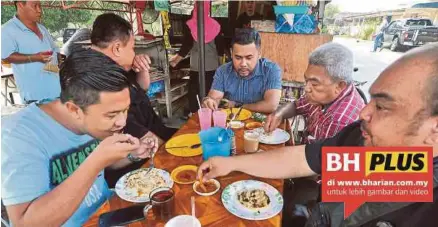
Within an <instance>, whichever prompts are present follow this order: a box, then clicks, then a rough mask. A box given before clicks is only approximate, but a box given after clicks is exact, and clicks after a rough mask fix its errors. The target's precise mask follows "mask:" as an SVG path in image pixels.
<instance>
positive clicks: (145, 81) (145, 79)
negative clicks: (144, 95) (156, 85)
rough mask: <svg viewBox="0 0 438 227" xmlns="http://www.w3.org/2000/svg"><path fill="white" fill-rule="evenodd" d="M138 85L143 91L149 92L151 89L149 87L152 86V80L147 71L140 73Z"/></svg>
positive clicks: (138, 74)
mask: <svg viewBox="0 0 438 227" xmlns="http://www.w3.org/2000/svg"><path fill="white" fill-rule="evenodd" d="M137 83H138V84H139V85H140V87H141V88H142V89H143V90H145V91H147V90H148V89H149V86H150V85H151V78H150V75H149V72H147V71H141V72H138V73H137Z"/></svg>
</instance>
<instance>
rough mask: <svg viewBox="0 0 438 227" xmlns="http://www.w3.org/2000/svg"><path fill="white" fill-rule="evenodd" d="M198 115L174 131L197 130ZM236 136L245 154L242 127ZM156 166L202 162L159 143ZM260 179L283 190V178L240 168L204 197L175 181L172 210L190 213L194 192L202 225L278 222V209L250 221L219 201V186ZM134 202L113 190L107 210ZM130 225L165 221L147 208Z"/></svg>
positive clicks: (94, 221)
mask: <svg viewBox="0 0 438 227" xmlns="http://www.w3.org/2000/svg"><path fill="white" fill-rule="evenodd" d="M250 121H251V120H247V121H246V122H250ZM198 122H199V121H198V117H197V115H194V116H193V117H191V118H190V119H189V120H188V121H187V123H186V124H185V125H184V126H183V127H181V128H180V129H179V131H178V132H177V133H176V134H175V136H177V135H181V134H187V133H198V132H199V128H200V126H199V123H198ZM234 132H235V136H236V147H237V153H238V155H242V154H244V151H243V132H244V129H238V130H235V131H234ZM282 146H284V144H281V145H265V144H260V149H262V150H264V151H266V152H269V150H272V149H274V148H278V147H282ZM154 161H155V162H154V164H155V168H159V169H164V170H166V171H168V172H169V173H171V172H172V170H173V169H175V168H176V167H178V166H181V165H197V166H199V165H200V164H201V163H202V156H200V155H199V156H195V157H176V156H173V155H171V154H169V153H167V152H166V150H165V148H164V146H161V147H160V149H159V150H158V152H157V154H156V155H155V160H154ZM147 165H148V162H146V163H145V167H147ZM248 179H253V180H259V181H262V182H266V183H268V184H270V185H272V186H273V187H275V188H276V189H277V190H278V191H279V192H280V193H282V194H283V180H274V179H265V178H258V177H253V176H250V175H247V174H244V173H240V172H233V173H231V174H229V175H227V176H224V177H219V178H217V180H218V181H219V182H220V183H221V188H220V190H219V191H218V192H217V193H216V194H214V195H212V196H208V197H203V196H199V195H197V194H196V193H195V192H194V191H193V188H192V184H189V185H181V184H178V183H174V186H173V190H174V191H175V213H176V215H182V214H187V215H190V214H191V205H190V198H191V196H195V204H196V216H197V218H198V219H199V221H200V222H201V224H202V226H210V227H219V226H221V227H222V226H263V227H269V226H281V212H280V213H279V214H278V215H276V216H274V217H272V218H270V219H267V220H263V221H249V220H244V219H241V218H239V217H237V216H234V215H233V214H231V213H230V212H228V211H227V210H226V209H225V207H224V206H223V204H222V201H221V194H222V190H223V189H224V188H225V187H226V186H228V185H230V184H231V183H233V182H236V181H240V180H248ZM131 205H133V203H131V202H127V201H124V200H122V199H120V198H119V197H118V196H117V195H116V194H115V195H114V196H113V198H112V199H111V200H110V201H109V208H108V207H107V209H105V210H106V211H105V212H107V211H108V210H117V209H121V208H124V207H129V206H131ZM97 217H98V216H97V215H94V217H92V218H91V219H90V220H89V221H88V222H87V224H86V225H85V226H97ZM129 226H130V227H143V226H164V223H161V222H157V221H156V220H155V218H154V216H153V214H152V210H150V212H149V215H148V218H147V221H145V220H143V221H139V222H134V223H131V224H129Z"/></svg>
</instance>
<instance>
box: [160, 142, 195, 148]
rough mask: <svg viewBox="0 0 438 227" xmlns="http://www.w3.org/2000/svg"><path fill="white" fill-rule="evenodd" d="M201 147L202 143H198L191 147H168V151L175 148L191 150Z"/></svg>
mask: <svg viewBox="0 0 438 227" xmlns="http://www.w3.org/2000/svg"><path fill="white" fill-rule="evenodd" d="M200 146H201V144H200V143H197V144H193V145H190V146H179V147H166V149H174V148H190V149H196V148H198V147H200Z"/></svg>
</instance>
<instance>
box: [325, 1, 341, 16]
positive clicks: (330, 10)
mask: <svg viewBox="0 0 438 227" xmlns="http://www.w3.org/2000/svg"><path fill="white" fill-rule="evenodd" d="M339 12H341V10H340V9H339V6H338V5H336V4H333V3H331V4H328V5H327V6H326V7H325V11H324V17H325V18H334V17H335V16H336V14H338V13H339Z"/></svg>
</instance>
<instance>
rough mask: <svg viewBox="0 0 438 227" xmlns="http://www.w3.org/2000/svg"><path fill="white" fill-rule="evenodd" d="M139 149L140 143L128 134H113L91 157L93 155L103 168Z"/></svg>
mask: <svg viewBox="0 0 438 227" xmlns="http://www.w3.org/2000/svg"><path fill="white" fill-rule="evenodd" d="M139 148H140V141H139V140H138V139H137V138H135V137H133V136H131V135H129V134H115V135H112V136H109V137H107V138H105V139H104V140H103V141H102V142H101V143H100V144H99V146H97V147H96V149H95V151H94V152H93V153H91V155H95V156H96V157H95V158H96V159H97V160H99V162H100V164H102V166H103V168H105V167H107V166H109V165H111V164H113V163H115V162H117V161H120V160H122V159H124V158H126V157H127V156H128V154H129V153H131V152H134V151H135V150H137V149H139Z"/></svg>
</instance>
